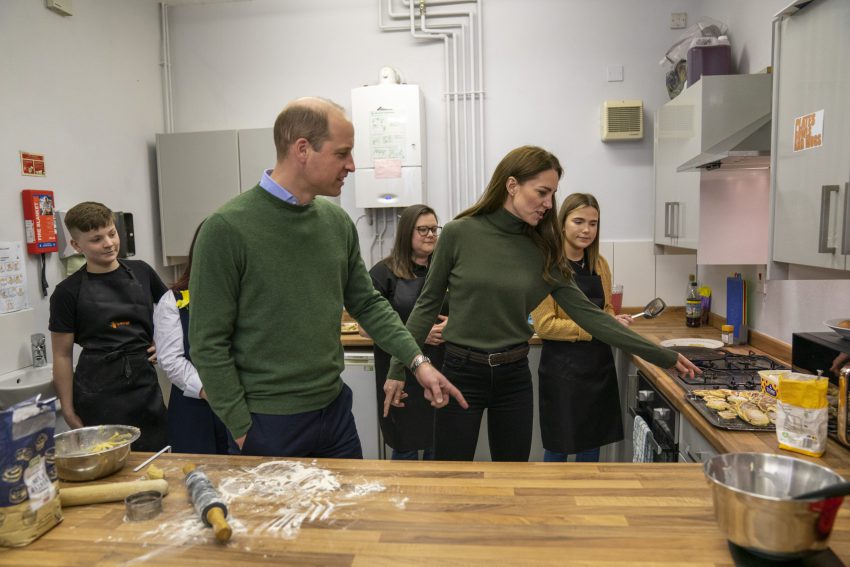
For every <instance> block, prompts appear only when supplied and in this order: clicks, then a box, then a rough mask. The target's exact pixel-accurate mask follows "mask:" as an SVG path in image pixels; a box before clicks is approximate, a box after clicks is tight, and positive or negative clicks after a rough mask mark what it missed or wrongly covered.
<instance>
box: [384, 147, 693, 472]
mask: <svg viewBox="0 0 850 567" xmlns="http://www.w3.org/2000/svg"><path fill="white" fill-rule="evenodd" d="M561 174H562V169H561V165H560V163H559V162H558V158H556V157H555V156H554V155H552V154H551V153H549V152H547V151H546V150H544V149H542V148H538V147H534V146H523V147H520V148H517V149H515V150H513V151H511V152H510V153H508V155H506V156H505V157H504V158H503V159H502V161H501V162H500V163H499V165H498V166H497V167H496V170H495V171H494V172H493V176H492V178H491V179H490V183H489V185H488V186H487V189H486V190H485V192H484V195H482V197H481V199H479V201H478V202H477V203H476V204H475V205H473V206H472V207H471V208H469V209H467V210H466V211H464V212H462V213H461V214H460V215H458V216H457V218H456V219H455V220H454V221H452V222H450V223H448V224H447V225H446V227H445V228H444V229H443V232H442V234H441V235H440V241H439V243H438V245H437V249H436V250H435V252H434V255H433V256H432V258H431V267H430V269H429V271H428V276H427V279H426V281H425V286H424V288H423V290H422V293H421V295H420V296H419V299H418V301H417V302H416V306H415V308H414V310H413V312H412V313H411V315H410V318H409V319H408V320H407V328H408V330H409V331H410V332H411V334H412V335H413V337H414V338H415V339H416V340H417V342H418V343H419V344H420V345H422V344H423V342H424V341H425V338H426V337H427V335H428V331H429V330H430V329H431V325H432V324H433V322H434V320H435V319H436V317H437V314H438V313H439V310H440V306H441V305H442V302H443V297H444V296H445V292H446V289H448V290H449V293H450V294H451V297H452V316H451V317H450V319H449V322H448V324H447V325H446V327H445V329H444V330H443V338H444V339H445V341H446V358H445V362H444V364H443V369H442V370H443V373H444V374H445V376H446V378H448V379H449V380H450V381H451V382H452V383H453V384H454V385H455V386H456V387H457V388H458V389H460V391H461V392H463V396H464V397H465V398H466V401H467V402H468V404H469V409H463V408H462V407H461V406H460V405H459V404H458V403H457V402H456V401H455V400H453V399H452V400H450V401H449V404H448V405H447V406H446V407H445V408H443V409H441V410H439V411H437V416H436V420H435V430H434V431H435V433H434V450H435V458H436V459H437V460H454V461H464V460H472V458H473V456H474V455H475V447H476V445H477V443H478V430H479V427H480V424H481V417H482V415H483V413H484V410H485V409H487V410H488V418H487V420H488V425H489V430H488V436H489V440H490V456H491V458H492V459H493V460H494V461H527V460H528V455H529V452H530V450H531V429H532V417H533V400H532V394H533V392H532V386H531V372H530V371H529V368H528V358H527V353H528V339H529V338H530V337H531V334H532V331H533V330H532V328H531V326H530V325H529V324H528V314H529V313H530V312H531V311H532V310H533V309H534V308H535V307H537V305H539V304H540V302H541V301H542V300H543V299H544V298H545V297H546V296H547V295H548V294H551V295H552V297H554V298H555V301H557V302H558V304H559V305H560V306H561V308H562V309H563V310H564V311H566V313H567V314H568V315H569V316H570V317H571V318H572V319H573V320H574V321H575V322H576V323H578V324H579V325H580V326H581V327H582V328H583V329H585V330H587V331H588V332H589V333H591V334H592V335H593V336H594V337H596V338H598V339H599V340H601V341H603V342H606V343H608V344H610V345H613V346H616V347H618V348H621V349H623V350H625V351H626V352H629V353H631V354H635V355H638V356H640V357H641V358H643V359H645V360H647V361H649V362H652V363H653V364H657V365H659V366H661V367H664V368H672V367H675V368H676V370H677V371H679V372H680V373H690V374H693V372H694V371H695V370H696V367H695V366H694V365H693V364H691V362H690V361H689V360H687V359H686V358H685V357H684V356H682V355H681V354H679V353H677V352H675V351H672V350H669V349H666V348H662V347H659V346H657V345H655V344H653V343H651V342H650V341H648V340H646V339H644V338H643V337H641V336H640V335H638V334H636V333H635V332H633V331H631V330H629V329H627V328H626V327H624V326H622V325H620V324H619V323H617V321H615V320H614V318H613V317H611V316H610V315H608V314H606V313H605V312H603V311H602V310H600V309H599V308H598V307H597V306H596V305H594V304H593V303H591V302H590V301H588V299H587V298H586V297H585V295H584V294H583V293H582V292H581V290H579V289H578V287H576V285H575V283H574V282H573V277H572V270H571V268H570V266H569V264H568V263H567V261H566V259H565V258H566V256H565V255H564V253H563V240H562V236H561V229H560V227H559V226H558V221H557V218H556V215H555V210H554V208H553V206H554V200H555V191H556V189H557V186H558V181H559V180H560V178H561ZM403 380H404V373H403V372H402V363H401V362H400V361H398V360H396V359H393V362H392V364H391V366H390V369H389V372H388V374H387V381H386V383H385V385H384V391H385V393H386V397H385V403H384V414H385V415H386V414H387V412H388V411H389V407H390V405H395V406H403V402H402V397H403V396H402V389H403V387H404V382H403Z"/></svg>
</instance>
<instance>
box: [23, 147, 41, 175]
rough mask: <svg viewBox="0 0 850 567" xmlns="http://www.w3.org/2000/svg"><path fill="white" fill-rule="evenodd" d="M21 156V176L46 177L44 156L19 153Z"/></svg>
mask: <svg viewBox="0 0 850 567" xmlns="http://www.w3.org/2000/svg"><path fill="white" fill-rule="evenodd" d="M20 154H21V175H31V176H34V177H46V176H47V171H46V169H45V168H44V156H43V155H42V154H33V153H30V152H20Z"/></svg>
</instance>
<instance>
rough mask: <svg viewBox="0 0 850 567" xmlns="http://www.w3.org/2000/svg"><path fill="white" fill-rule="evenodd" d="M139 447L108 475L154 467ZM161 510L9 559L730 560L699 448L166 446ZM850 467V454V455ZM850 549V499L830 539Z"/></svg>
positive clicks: (111, 562) (87, 526)
mask: <svg viewBox="0 0 850 567" xmlns="http://www.w3.org/2000/svg"><path fill="white" fill-rule="evenodd" d="M148 456H149V454H147V453H131V455H130V458H129V461H128V463H127V466H125V467H124V469H123V470H122V471H120V472H118V473H116V474H114V475H112V476H110V477H108V478H106V479H102V480H100V481H95V482H115V481H121V480H125V481H126V480H136V479H140V478H142V474H143V472H144V471H142V472H139V473H133V472H132V469H133V467H134V466H135V465H137V464H139V463H141V462H142V461H143V460H144V459H145V458H147V457H148ZM189 462H195V463H199V464H200V465H201V468H202V470H204V471H205V472H206V473H207V474H208V476H209V477H210V479H211V480H212V481H213V483H214V484H215V485H217V486H218V487H219V490H220V491H221V492H222V493H223V495H225V496H224V499H225V500H226V501H228V506H229V511H230V517H229V521H230V524H231V527H232V528H233V536H232V538H231V540H230V542H229V543H227V544H224V545H222V544H218V543H216V542H215V539H214V537H213V532H212V530H211V529H210V528H206V527H204V526H203V525H202V524H201V522H200V521H199V520H198V519H197V516H196V515H195V513H194V511H193V509H192V508H191V506H190V503H189V501H188V497H187V493H186V490H185V488H184V486H183V474H182V472H181V470H182V467H183V465H184V464H186V463H189ZM155 463H156V464H157V465H158V466H159V467H160V468H162V469H163V470H164V472H165V478H166V480H167V481H168V484H169V490H170V492H169V494H168V496H167V497H166V498H165V499H164V500H163V512H162V514H160V515H159V516H158V517H156V518H154V519H151V520H146V521H141V522H128V521H126V520H125V519H124V504H123V503H120V502H116V503H108V504H95V505H87V506H78V507H73V508H65V509H63V514H64V517H65V519H64V521H63V522H62V523H60V524H59V525H58V526H56V527H55V528H53V529H52V530H51V531H49V532H47V533H46V534H45V535H43V536H42V537H41V538H40V539H38V540H37V541H35V542H34V543H32V544H30V545H29V546H28V547H25V548H20V549H5V550H0V564H2V565H22V566H28V567H39V566H43V567H48V566H49V567H55V566H58V565H63V566H64V565H68V566H80V567H83V566H85V567H90V566H92V565H101V566H117V565H156V566H174V567H177V566H179V567H186V566H187V565H199V566H200V565H204V566H227V567H233V566H237V565H259V564H266V563H268V564H274V565H364V566H365V565H369V566H374V565H386V566H390V565H393V566H395V565H464V566H466V565H519V564H522V565H565V564H569V563H581V564H582V565H586V566H593V565H600V566H601V565H647V566H648V565H654V566H666V565H690V566H694V565H696V566H706V567H708V566H721V565H723V566H730V565H732V560H731V556H730V553H729V550H728V547H727V542H726V540H725V539H724V537H723V536H722V534H721V533H720V531H719V529H718V527H717V524H716V523H715V520H714V513H713V508H712V500H711V493H710V489H709V487H708V485H707V484H706V481H705V479H704V477H703V473H702V468H701V467H700V466H699V465H696V464H660V463H659V464H632V463H596V464H590V463H566V464H564V463H489V462H472V463H448V462H413V461H344V460H332V459H318V460H300V461H295V460H287V461H273V460H272V459H269V458H260V457H226V456H200V455H195V456H191V455H176V454H166V455H163V456H161V457H159V458H158V459H157V460H156V461H155ZM841 472H843V473H844V474H848V473H850V469H847V470H844V471H841ZM830 546H831V549H832V550H833V552H834V553H835V554H836V555H838V556H839V557H840V558H843V559H844V560H845V561H850V511H849V510H848V509H847V507H846V506H845V507H842V508H841V510H840V511H839V515H838V519H837V522H836V526H835V529H834V532H833V535H832V539H831V542H830Z"/></svg>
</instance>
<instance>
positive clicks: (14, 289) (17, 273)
mask: <svg viewBox="0 0 850 567" xmlns="http://www.w3.org/2000/svg"><path fill="white" fill-rule="evenodd" d="M27 307H29V298H28V297H27V271H26V265H25V264H24V243H23V242H20V241H17V242H0V315H2V314H3V313H12V312H13V311H20V310H21V309H26V308H27Z"/></svg>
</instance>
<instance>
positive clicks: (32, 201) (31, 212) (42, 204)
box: [21, 189, 59, 254]
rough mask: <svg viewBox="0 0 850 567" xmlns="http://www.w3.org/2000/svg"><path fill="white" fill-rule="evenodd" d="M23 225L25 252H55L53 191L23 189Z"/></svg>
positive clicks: (56, 246)
mask: <svg viewBox="0 0 850 567" xmlns="http://www.w3.org/2000/svg"><path fill="white" fill-rule="evenodd" d="M21 197H22V198H23V201H24V225H25V227H26V233H27V252H29V253H30V254H47V253H48V252H56V251H57V250H58V249H59V246H58V244H57V242H56V217H55V216H54V214H53V210H54V203H53V191H47V190H45V189H24V190H23V191H21Z"/></svg>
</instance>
